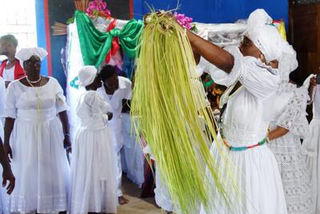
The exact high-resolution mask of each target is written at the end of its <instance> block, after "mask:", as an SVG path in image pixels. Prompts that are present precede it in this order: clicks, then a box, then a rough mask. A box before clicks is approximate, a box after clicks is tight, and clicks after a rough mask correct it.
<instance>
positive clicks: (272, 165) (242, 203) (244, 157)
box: [200, 142, 287, 214]
mask: <svg viewBox="0 0 320 214" xmlns="http://www.w3.org/2000/svg"><path fill="white" fill-rule="evenodd" d="M219 146H220V149H222V150H224V151H225V152H226V154H227V157H228V158H229V164H228V165H229V166H230V167H231V171H232V177H233V178H234V184H236V185H235V186H237V188H238V190H235V191H233V190H232V188H230V189H228V183H229V184H230V180H229V178H228V177H227V176H229V174H228V173H226V171H225V166H224V165H223V164H222V159H221V156H220V155H219V154H220V153H219V152H218V147H217V144H216V143H213V145H212V147H211V154H212V155H213V157H214V158H215V160H216V161H217V164H218V166H220V170H221V172H220V173H221V174H220V179H223V180H225V182H226V183H227V185H226V188H227V197H229V198H228V200H230V201H231V203H232V204H227V203H226V202H225V200H224V199H223V197H222V196H221V194H220V193H218V192H217V190H216V188H215V184H214V182H213V179H212V178H211V182H210V184H209V185H208V188H212V191H211V193H212V197H211V200H212V201H210V202H209V206H208V207H206V208H204V206H202V207H201V212H200V213H201V214H286V213H287V208H286V203H285V198H284V192H283V187H282V181H281V177H280V173H279V169H278V165H277V161H276V159H275V157H274V155H273V154H272V152H271V151H270V149H269V148H268V147H267V146H266V145H262V146H259V147H255V148H253V149H248V150H245V151H229V150H228V149H227V147H226V146H225V145H224V144H223V143H222V142H219ZM228 191H229V192H228ZM229 205H231V206H229Z"/></svg>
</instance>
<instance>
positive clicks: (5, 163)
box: [0, 138, 16, 195]
mask: <svg viewBox="0 0 320 214" xmlns="http://www.w3.org/2000/svg"><path fill="white" fill-rule="evenodd" d="M0 163H1V165H2V168H3V172H2V186H3V187H6V190H7V194H9V195H10V194H11V193H12V191H13V190H14V187H15V180H16V179H15V177H14V176H13V173H12V171H11V166H10V163H9V160H8V157H7V155H6V153H5V151H4V147H3V145H2V139H1V138H0ZM7 182H8V183H9V185H8V186H7Z"/></svg>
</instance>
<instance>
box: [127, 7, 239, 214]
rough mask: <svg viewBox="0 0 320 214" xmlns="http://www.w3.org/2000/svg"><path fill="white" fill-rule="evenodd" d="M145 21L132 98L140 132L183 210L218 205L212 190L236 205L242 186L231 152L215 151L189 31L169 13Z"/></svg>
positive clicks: (229, 203) (208, 107) (209, 119)
mask: <svg viewBox="0 0 320 214" xmlns="http://www.w3.org/2000/svg"><path fill="white" fill-rule="evenodd" d="M145 22H146V26H145V28H144V31H143V33H142V35H141V41H142V43H141V49H140V55H139V58H138V59H137V70H136V73H135V86H134V88H133V97H132V102H131V114H132V116H138V117H139V118H140V119H139V122H138V123H135V124H134V125H135V128H136V133H137V136H140V134H141V135H142V136H143V137H144V139H145V140H146V142H148V145H149V146H150V149H151V152H152V154H154V156H155V160H156V162H157V165H158V166H159V169H160V174H161V176H162V177H163V179H164V180H165V181H166V183H167V186H168V188H169V191H170V195H171V196H172V200H173V202H174V203H177V204H178V207H177V210H178V211H179V212H178V213H185V214H189V213H196V210H197V208H198V206H199V204H203V205H204V206H205V207H212V206H215V205H213V204H211V199H212V192H210V191H212V190H216V193H217V194H218V193H219V195H220V197H222V198H223V199H224V200H225V201H226V202H227V204H228V205H230V206H231V205H232V203H233V202H234V201H233V202H232V203H231V201H229V200H231V199H230V198H235V197H229V196H230V195H231V194H230V192H233V193H235V192H237V191H236V185H235V182H234V181H232V179H233V176H232V173H229V171H228V169H229V166H228V165H229V164H228V163H227V160H226V154H225V153H223V152H222V150H221V153H220V154H219V155H221V156H222V158H221V159H222V160H225V162H224V161H222V162H219V163H216V162H215V157H213V156H212V155H211V154H210V149H209V147H210V146H209V145H210V143H211V142H212V139H213V138H214V139H215V141H216V142H218V141H217V140H218V139H217V138H216V132H215V125H214V116H213V113H212V111H211V109H210V105H209V104H208V102H207V100H206V99H205V97H206V95H205V92H204V90H203V87H202V84H201V81H200V79H199V77H198V74H197V72H196V65H195V61H194V58H193V52H192V48H191V45H190V43H189V40H188V39H187V37H186V36H185V31H184V29H183V28H181V26H180V25H179V24H178V23H177V22H176V21H174V18H173V17H172V16H169V15H167V13H152V14H149V15H148V16H147V17H145ZM204 127H205V128H204ZM221 145H222V144H221ZM217 146H218V147H219V148H220V144H217ZM206 169H207V173H208V176H206V173H205V172H206ZM219 170H220V171H221V170H225V171H224V172H223V173H219ZM209 178H210V179H211V178H213V180H214V182H213V183H214V186H211V185H212V183H211V182H209ZM230 190H232V191H230ZM214 192H215V191H214ZM236 198H237V197H236ZM233 205H235V204H233ZM237 205H238V204H237ZM237 205H236V206H237Z"/></svg>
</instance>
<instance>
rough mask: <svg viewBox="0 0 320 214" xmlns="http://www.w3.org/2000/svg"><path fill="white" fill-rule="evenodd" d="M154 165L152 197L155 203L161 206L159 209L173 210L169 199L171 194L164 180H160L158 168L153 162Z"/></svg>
mask: <svg viewBox="0 0 320 214" xmlns="http://www.w3.org/2000/svg"><path fill="white" fill-rule="evenodd" d="M155 167H156V188H155V189H154V199H155V201H156V204H157V205H158V206H159V207H161V209H163V210H165V211H168V212H173V211H174V204H173V202H172V200H171V195H170V192H169V189H168V186H167V185H166V182H163V181H162V178H161V174H160V169H159V167H158V166H157V163H155Z"/></svg>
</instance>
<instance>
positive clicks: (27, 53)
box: [16, 48, 48, 62]
mask: <svg viewBox="0 0 320 214" xmlns="http://www.w3.org/2000/svg"><path fill="white" fill-rule="evenodd" d="M47 55H48V52H47V51H46V50H45V49H43V48H22V49H21V50H19V51H18V52H17V53H16V58H17V59H19V60H20V62H24V61H26V60H28V59H30V57H32V56H37V57H39V58H40V60H41V61H42V60H43V59H44V58H45V57H46V56H47Z"/></svg>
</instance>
